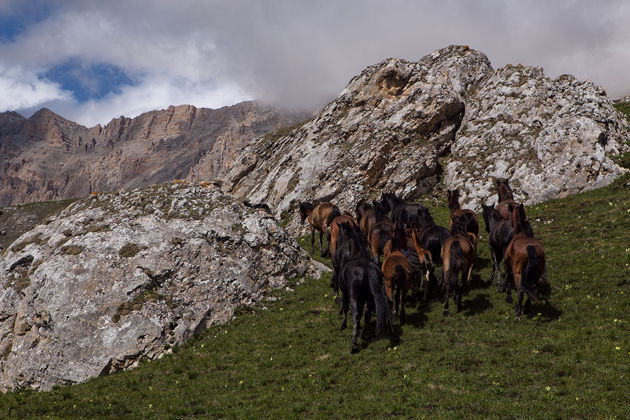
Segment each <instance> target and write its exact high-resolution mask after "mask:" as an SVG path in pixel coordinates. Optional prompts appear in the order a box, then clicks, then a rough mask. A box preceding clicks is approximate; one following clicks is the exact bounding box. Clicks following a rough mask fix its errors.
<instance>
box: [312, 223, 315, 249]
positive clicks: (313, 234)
mask: <svg viewBox="0 0 630 420" xmlns="http://www.w3.org/2000/svg"><path fill="white" fill-rule="evenodd" d="M311 252H312V253H313V254H314V253H315V228H314V227H311Z"/></svg>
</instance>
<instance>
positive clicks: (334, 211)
mask: <svg viewBox="0 0 630 420" xmlns="http://www.w3.org/2000/svg"><path fill="white" fill-rule="evenodd" d="M337 216H341V211H339V207H337V206H335V205H333V206H332V208H331V210H330V214H329V215H328V217H327V218H326V226H330V224H331V223H332V221H333V220H334V219H335V217H337Z"/></svg>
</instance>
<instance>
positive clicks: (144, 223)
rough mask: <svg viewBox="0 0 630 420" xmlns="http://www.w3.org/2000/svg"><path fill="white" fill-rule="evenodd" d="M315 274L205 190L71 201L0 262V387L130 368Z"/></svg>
mask: <svg viewBox="0 0 630 420" xmlns="http://www.w3.org/2000/svg"><path fill="white" fill-rule="evenodd" d="M322 270H326V268H324V267H323V266H321V265H320V264H318V263H315V262H313V261H312V260H311V259H310V258H309V256H308V255H307V254H306V253H305V252H304V251H303V250H302V249H301V248H300V247H299V245H298V244H297V243H296V241H295V240H294V239H293V238H292V237H290V236H289V235H288V234H287V233H286V232H285V231H284V230H283V229H282V228H280V227H279V226H278V224H277V223H276V221H275V220H274V219H273V218H272V217H270V216H269V215H268V214H267V213H265V212H264V211H261V210H256V209H250V208H248V207H245V206H243V205H241V204H240V203H238V202H236V201H235V200H234V199H233V198H232V197H230V196H228V195H225V194H224V193H222V192H220V191H218V189H217V188H216V187H214V186H213V185H211V184H208V183H202V184H188V183H173V184H162V185H156V186H154V187H151V188H146V189H141V190H132V191H130V192H120V193H111V194H98V195H94V196H92V197H90V198H87V199H84V200H80V201H77V202H75V203H74V204H72V205H70V206H69V207H68V208H67V209H66V210H64V211H63V212H62V213H61V214H59V215H58V216H56V217H52V218H49V219H48V220H47V221H46V222H45V223H44V224H41V225H38V226H37V227H35V228H34V229H33V230H31V231H29V232H28V233H26V234H24V235H22V236H21V237H20V238H19V239H18V240H16V241H15V242H14V243H13V244H12V245H11V246H10V247H9V248H8V249H7V250H6V253H5V254H4V255H3V256H2V259H1V260H0V285H1V286H0V389H1V390H10V389H15V388H18V387H30V388H33V389H37V390H47V389H50V388H51V387H52V386H53V385H55V384H72V383H77V382H82V381H85V380H87V379H89V378H92V377H94V376H98V375H103V374H108V373H111V372H115V371H117V370H121V369H128V368H131V367H134V366H136V365H137V364H138V363H139V362H140V361H141V360H143V359H154V358H158V357H160V356H162V355H163V354H165V353H167V352H169V351H170V350H169V348H170V347H172V346H176V345H179V344H182V343H184V342H186V341H187V340H189V339H190V338H191V337H193V336H195V334H198V333H199V332H200V331H202V330H203V329H204V328H206V327H207V326H209V325H212V324H216V323H223V322H226V321H227V320H229V319H231V318H232V317H233V315H234V311H235V309H236V308H238V307H241V306H252V305H254V304H255V303H256V302H258V301H260V300H261V299H262V298H263V297H264V296H265V293H266V292H267V291H269V290H271V289H274V288H278V287H285V286H286V284H287V281H288V279H290V278H295V277H299V276H305V275H310V276H314V277H318V274H319V273H320V272H321V271H322Z"/></svg>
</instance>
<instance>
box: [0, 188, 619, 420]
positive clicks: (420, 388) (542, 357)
mask: <svg viewBox="0 0 630 420" xmlns="http://www.w3.org/2000/svg"><path fill="white" fill-rule="evenodd" d="M628 181H629V179H628V177H627V176H626V177H625V179H624V180H620V181H617V182H616V183H615V184H614V185H612V186H610V187H606V188H603V189H600V190H596V191H591V192H587V193H584V194H579V195H576V196H572V197H569V198H565V199H562V200H554V201H550V202H547V203H544V204H541V205H538V206H534V207H528V208H527V213H528V216H529V217H530V218H531V220H532V222H533V225H534V229H535V232H536V233H537V236H538V237H539V238H540V239H541V241H542V242H543V244H544V245H545V248H546V252H547V260H548V277H549V280H550V282H551V283H552V284H553V286H554V289H553V295H552V299H551V303H550V304H547V305H542V306H541V305H534V306H533V308H532V309H533V314H532V315H531V316H524V317H523V319H522V320H521V321H516V320H515V319H514V315H513V310H512V306H511V305H509V304H507V303H506V302H505V299H504V296H503V295H499V294H497V293H496V292H495V290H494V288H491V289H476V290H473V291H472V292H471V293H470V294H469V295H468V296H466V297H465V299H464V310H463V311H462V312H461V313H454V312H452V314H451V316H450V317H448V318H445V317H443V316H442V310H441V305H440V304H439V303H434V304H431V305H430V306H429V307H428V308H424V309H423V310H418V309H413V308H409V310H408V312H407V317H408V321H409V323H408V324H407V325H404V326H403V327H402V328H401V329H400V342H399V343H396V344H390V342H389V341H388V340H385V339H382V340H378V341H371V342H369V343H367V346H366V347H365V348H363V349H362V351H361V352H360V353H359V354H356V355H351V354H350V352H349V349H350V331H349V330H345V331H339V324H340V319H339V316H338V315H337V306H336V305H335V304H334V303H333V296H332V294H331V291H330V289H329V288H328V283H329V280H330V279H329V277H328V276H326V277H325V278H323V279H320V280H313V279H306V280H305V281H304V282H303V283H302V284H298V283H299V281H298V280H296V281H295V282H293V283H292V284H291V287H293V288H294V291H293V292H282V293H279V294H278V295H279V296H281V299H280V300H276V301H266V302H264V303H263V304H260V305H258V307H257V308H256V309H255V310H254V311H252V313H241V314H239V316H238V317H237V318H236V319H235V320H234V321H231V322H230V323H228V324H227V325H224V326H217V327H213V328H211V329H209V330H208V331H207V332H206V333H204V335H203V336H201V337H199V338H197V339H195V340H194V341H192V342H190V343H188V344H186V345H184V346H182V347H180V348H176V349H174V354H172V355H168V356H165V357H164V358H162V359H161V360H157V361H151V362H146V363H142V364H141V366H139V367H138V368H137V369H135V370H132V371H129V372H122V373H117V374H113V375H110V376H108V377H101V378H96V379H94V380H91V381H89V382H87V383H84V384H79V385H75V386H72V387H62V388H57V389H55V390H53V391H51V392H43V393H36V392H31V391H21V392H15V393H8V394H5V395H2V396H0V413H3V414H0V415H5V416H8V417H14V418H28V417H38V416H46V415H50V416H53V417H72V418H81V417H123V416H124V417H133V418H143V417H154V416H155V417H162V418H180V417H184V416H196V415H198V416H208V417H226V418H259V417H272V418H287V417H288V418H302V417H319V418H361V417H365V418H423V417H432V418H488V417H489V418H541V419H542V418H544V419H548V418H604V419H605V418H627V416H628V408H627V407H628V395H630V387H629V385H628V384H629V383H630V381H629V379H630V377H629V374H630V372H629V366H630V340H629V333H628V322H629V321H630V320H629V319H628V314H630V305H629V299H628V295H630V288H629V287H628V279H629V278H630V275H629V274H630V273H629V269H628V263H629V255H630V248H628V247H630V191H629V189H628V187H625V186H624V183H627V182H628ZM433 213H434V215H435V217H436V219H437V221H438V222H440V223H442V224H445V222H446V219H447V210H446V209H445V208H435V209H433ZM480 222H482V221H481V218H480ZM482 231H483V229H482ZM483 233H484V234H483V235H482V238H481V240H480V245H479V254H480V264H479V268H477V269H476V270H475V273H476V275H478V276H481V277H482V278H484V279H487V278H488V277H489V276H490V270H491V267H490V262H489V254H488V249H487V246H486V241H487V238H486V235H485V231H483ZM300 243H301V244H302V245H305V244H307V243H308V246H307V247H306V248H307V249H309V250H310V239H308V238H307V237H303V238H300ZM324 261H326V260H324Z"/></svg>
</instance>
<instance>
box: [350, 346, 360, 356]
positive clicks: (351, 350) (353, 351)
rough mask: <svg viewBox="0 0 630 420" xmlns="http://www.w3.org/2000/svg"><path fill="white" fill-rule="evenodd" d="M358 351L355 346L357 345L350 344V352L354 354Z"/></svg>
mask: <svg viewBox="0 0 630 420" xmlns="http://www.w3.org/2000/svg"><path fill="white" fill-rule="evenodd" d="M358 352H359V347H357V346H352V347H351V348H350V354H356V353H358Z"/></svg>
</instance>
